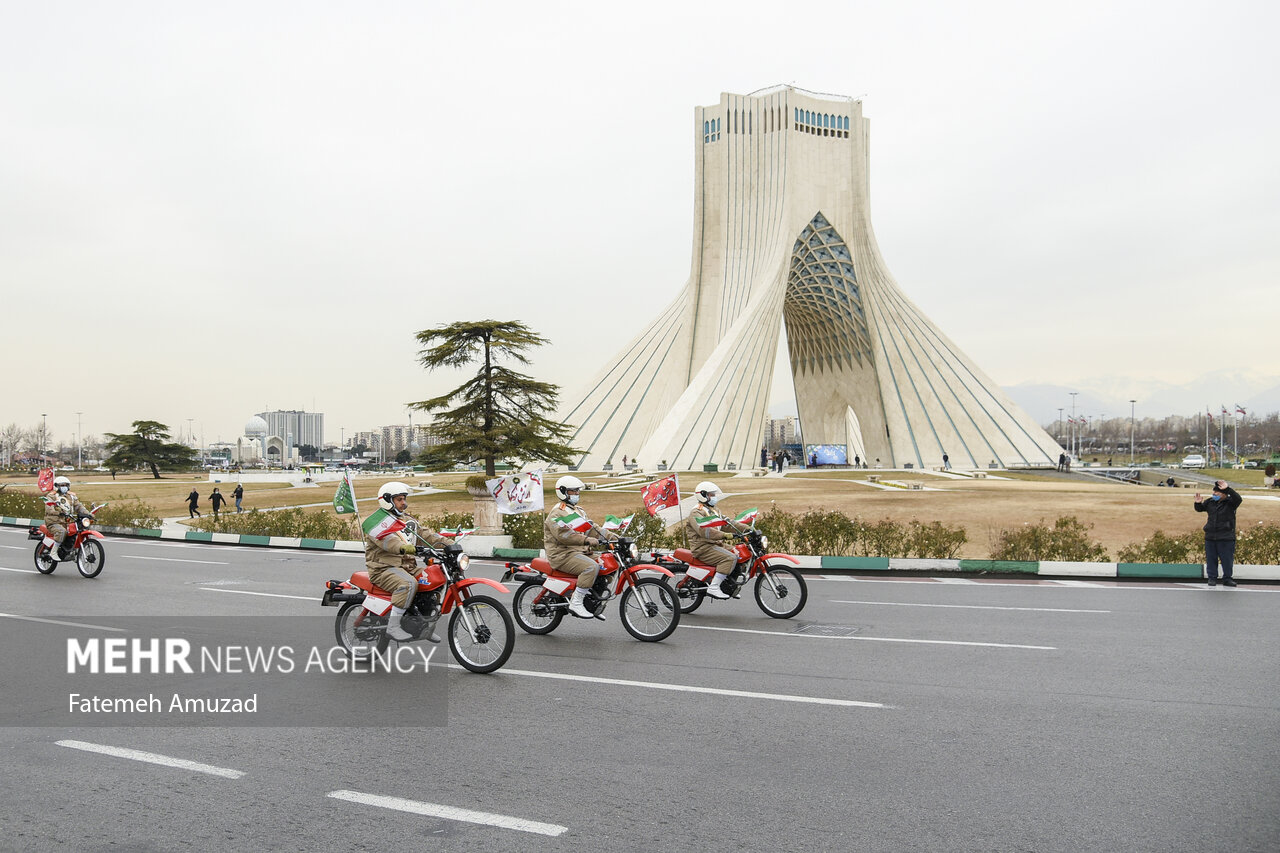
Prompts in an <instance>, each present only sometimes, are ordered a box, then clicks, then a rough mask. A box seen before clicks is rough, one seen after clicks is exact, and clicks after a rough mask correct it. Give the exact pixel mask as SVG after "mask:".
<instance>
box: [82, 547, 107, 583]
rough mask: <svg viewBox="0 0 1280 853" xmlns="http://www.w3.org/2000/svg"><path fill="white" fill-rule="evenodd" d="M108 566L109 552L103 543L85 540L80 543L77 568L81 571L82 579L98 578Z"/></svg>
mask: <svg viewBox="0 0 1280 853" xmlns="http://www.w3.org/2000/svg"><path fill="white" fill-rule="evenodd" d="M106 566H107V552H106V550H105V549H104V548H103V547H102V543H101V542H99V541H98V540H97V539H85V540H84V541H83V542H81V543H80V550H78V551H76V568H77V569H79V570H80V576H81V577H85V578H96V577H97V576H98V573H99V572H101V571H102V570H103V569H104V568H106Z"/></svg>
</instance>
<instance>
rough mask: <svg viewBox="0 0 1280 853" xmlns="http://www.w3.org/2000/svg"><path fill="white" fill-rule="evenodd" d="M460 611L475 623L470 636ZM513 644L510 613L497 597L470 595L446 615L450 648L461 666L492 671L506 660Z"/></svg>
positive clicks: (514, 629) (514, 642)
mask: <svg viewBox="0 0 1280 853" xmlns="http://www.w3.org/2000/svg"><path fill="white" fill-rule="evenodd" d="M463 611H466V614H467V615H468V616H470V617H471V622H472V624H474V625H475V626H476V633H475V635H474V636H473V635H472V633H471V632H470V631H468V630H467V623H466V620H465V619H464V618H463ZM515 645H516V628H515V625H513V624H511V614H509V613H507V608H505V607H503V606H502V604H501V603H499V602H498V601H497V600H495V599H493V598H490V597H489V596H487V595H473V596H471V597H470V598H468V599H467V600H466V601H464V602H462V604H461V605H460V606H458V607H455V608H454V610H453V616H452V617H450V619H449V649H450V651H452V652H453V656H454V658H456V659H457V661H458V663H460V664H462V666H463V668H464V669H469V670H471V671H472V672H480V673H484V672H493V671H494V670H495V669H498V668H499V667H501V666H502V665H503V664H504V663H506V662H507V658H509V657H511V650H512V649H514V648H515Z"/></svg>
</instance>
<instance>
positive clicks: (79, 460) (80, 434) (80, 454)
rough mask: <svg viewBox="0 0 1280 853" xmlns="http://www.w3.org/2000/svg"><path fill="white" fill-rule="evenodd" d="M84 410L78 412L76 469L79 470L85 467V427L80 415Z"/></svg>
mask: <svg viewBox="0 0 1280 853" xmlns="http://www.w3.org/2000/svg"><path fill="white" fill-rule="evenodd" d="M83 414H84V412H76V470H77V471H79V470H80V469H81V468H83V467H84V429H83V427H82V425H81V422H80V416H81V415H83Z"/></svg>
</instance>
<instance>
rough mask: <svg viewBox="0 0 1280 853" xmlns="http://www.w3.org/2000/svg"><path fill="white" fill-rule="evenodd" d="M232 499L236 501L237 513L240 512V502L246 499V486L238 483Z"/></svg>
mask: <svg viewBox="0 0 1280 853" xmlns="http://www.w3.org/2000/svg"><path fill="white" fill-rule="evenodd" d="M231 497H233V498H235V499H236V512H239V511H240V501H241V500H242V499H243V498H244V486H242V485H240V484H239V483H236V488H235V491H233V492H232V493H231Z"/></svg>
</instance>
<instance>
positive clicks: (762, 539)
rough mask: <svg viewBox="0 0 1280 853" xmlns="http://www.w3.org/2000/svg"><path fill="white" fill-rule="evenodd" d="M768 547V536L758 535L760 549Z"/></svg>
mask: <svg viewBox="0 0 1280 853" xmlns="http://www.w3.org/2000/svg"><path fill="white" fill-rule="evenodd" d="M768 547H769V537H768V536H761V537H760V548H761V549H764V548H768Z"/></svg>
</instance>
